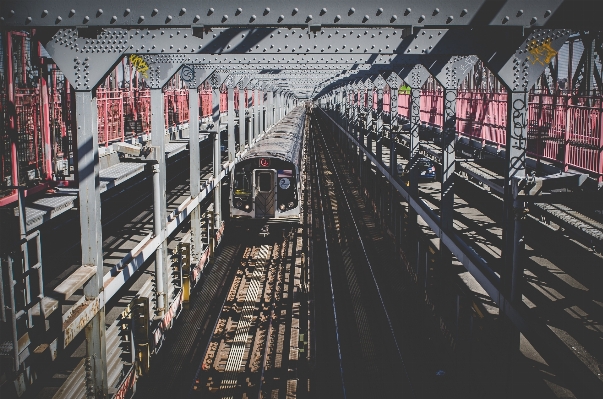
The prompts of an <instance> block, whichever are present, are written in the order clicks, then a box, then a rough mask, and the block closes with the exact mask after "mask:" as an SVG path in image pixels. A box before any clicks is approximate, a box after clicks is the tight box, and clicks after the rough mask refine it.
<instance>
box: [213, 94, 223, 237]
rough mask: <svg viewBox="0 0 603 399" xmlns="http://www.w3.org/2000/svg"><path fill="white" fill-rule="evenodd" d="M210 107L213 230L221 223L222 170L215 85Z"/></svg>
mask: <svg viewBox="0 0 603 399" xmlns="http://www.w3.org/2000/svg"><path fill="white" fill-rule="evenodd" d="M211 99H212V108H213V111H214V113H213V115H212V119H213V121H214V130H215V132H214V183H215V187H214V229H215V230H214V231H218V230H219V229H220V225H221V224H222V190H221V189H222V184H221V182H220V180H219V179H220V172H222V151H221V148H220V145H221V143H220V142H221V140H220V134H221V133H220V88H219V87H215V88H213V90H212V95H211Z"/></svg>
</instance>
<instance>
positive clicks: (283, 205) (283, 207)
mask: <svg viewBox="0 0 603 399" xmlns="http://www.w3.org/2000/svg"><path fill="white" fill-rule="evenodd" d="M278 208H279V209H280V210H281V212H284V211H285V204H281V205H280V206H279V207H278Z"/></svg>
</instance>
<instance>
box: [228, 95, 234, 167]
mask: <svg viewBox="0 0 603 399" xmlns="http://www.w3.org/2000/svg"><path fill="white" fill-rule="evenodd" d="M226 90H227V96H228V101H227V103H228V111H227V113H226V115H227V118H228V122H227V123H228V162H232V161H234V159H235V153H236V149H235V125H234V120H235V109H234V87H228V88H227V89H226Z"/></svg>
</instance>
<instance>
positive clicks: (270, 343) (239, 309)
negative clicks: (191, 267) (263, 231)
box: [192, 225, 301, 398]
mask: <svg viewBox="0 0 603 399" xmlns="http://www.w3.org/2000/svg"><path fill="white" fill-rule="evenodd" d="M271 230H272V231H276V229H275V228H274V227H273V228H272V229H271ZM299 232H300V231H298V226H297V225H287V226H286V227H284V228H283V234H282V237H281V236H280V235H279V234H278V233H273V234H272V235H271V236H269V237H268V238H267V239H266V240H265V241H263V242H259V243H254V244H253V245H248V246H247V247H246V248H245V250H244V254H243V256H242V257H241V260H240V262H239V264H238V266H237V270H236V271H235V273H234V277H233V279H232V282H231V283H230V288H229V290H228V292H227V294H226V296H225V298H224V301H223V303H222V306H221V311H220V314H219V316H218V318H217V320H216V323H215V326H214V328H213V332H212V333H211V337H210V338H209V342H208V344H207V348H206V350H205V354H204V356H203V359H202V361H201V364H200V366H199V369H198V371H197V376H196V378H195V380H194V383H193V387H192V396H193V397H202V398H243V397H244V398H269V397H285V395H286V392H287V390H288V388H289V386H290V381H292V379H291V378H289V377H290V376H291V374H292V373H293V374H295V367H296V364H295V362H294V360H295V359H296V358H297V353H296V352H297V350H298V348H297V343H298V340H297V339H294V338H295V337H297V334H298V331H295V332H292V331H291V330H292V327H293V329H295V328H296V325H297V329H299V322H298V323H297V324H296V323H292V319H296V318H297V320H299V311H298V308H299V302H295V300H294V298H293V292H294V287H295V286H298V285H299V284H300V275H301V273H300V270H297V269H298V268H297V267H296V266H295V265H296V262H295V258H296V256H297V248H298V247H297V243H298V234H299ZM243 236H244V235H243ZM246 240H247V241H248V240H249V235H247V236H246ZM248 244H249V243H248ZM296 309H297V310H296ZM294 313H295V314H294Z"/></svg>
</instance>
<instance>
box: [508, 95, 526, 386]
mask: <svg viewBox="0 0 603 399" xmlns="http://www.w3.org/2000/svg"><path fill="white" fill-rule="evenodd" d="M527 120H528V93H527V92H513V91H511V90H509V93H508V100H507V132H506V133H507V145H506V161H507V176H506V182H505V188H504V203H503V213H504V225H503V245H504V248H503V268H504V269H503V271H502V272H501V283H502V286H503V289H504V292H506V293H507V294H508V295H509V296H508V298H509V300H510V301H511V303H520V302H521V301H522V291H521V285H522V281H523V273H524V262H523V256H524V248H525V245H524V239H523V231H522V227H523V226H522V225H523V221H524V220H525V217H526V207H525V203H524V202H522V201H520V200H518V199H517V195H518V185H519V181H520V180H521V179H523V178H525V165H526V151H527ZM504 320H505V323H504V324H503V326H504V328H505V330H506V333H505V334H504V336H505V338H506V342H504V343H503V345H505V346H506V348H505V353H506V356H507V367H508V370H509V373H508V374H507V379H508V380H507V381H506V382H505V386H507V389H508V391H507V396H508V397H514V392H515V390H514V389H513V388H512V382H513V381H515V380H516V378H517V377H516V375H515V371H514V368H513V364H514V363H515V359H516V358H517V356H518V355H519V345H520V334H519V330H518V329H517V328H516V327H515V326H514V325H513V324H512V323H511V321H510V320H508V319H506V318H505V319H504Z"/></svg>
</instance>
